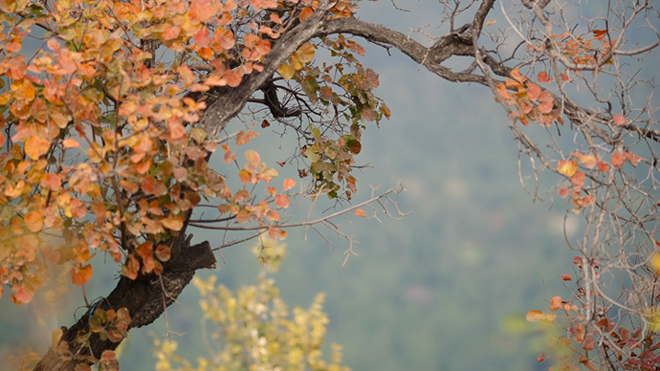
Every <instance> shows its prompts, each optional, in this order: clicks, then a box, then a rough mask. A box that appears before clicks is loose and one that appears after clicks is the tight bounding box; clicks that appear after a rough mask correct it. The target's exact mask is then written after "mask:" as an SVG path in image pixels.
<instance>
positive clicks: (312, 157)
mask: <svg viewBox="0 0 660 371" xmlns="http://www.w3.org/2000/svg"><path fill="white" fill-rule="evenodd" d="M317 130H318V129H317ZM316 151H318V147H317V146H316V144H315V145H313V146H311V147H309V148H307V151H305V155H306V156H307V158H308V159H309V161H311V162H317V161H319V160H320V159H321V156H319V155H318V154H317V153H316Z"/></svg>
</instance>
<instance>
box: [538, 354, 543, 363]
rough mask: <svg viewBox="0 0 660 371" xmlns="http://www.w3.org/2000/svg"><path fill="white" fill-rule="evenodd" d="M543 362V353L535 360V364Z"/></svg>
mask: <svg viewBox="0 0 660 371" xmlns="http://www.w3.org/2000/svg"><path fill="white" fill-rule="evenodd" d="M543 361H545V353H541V355H540V356H539V358H537V359H536V362H539V363H541V362H543Z"/></svg>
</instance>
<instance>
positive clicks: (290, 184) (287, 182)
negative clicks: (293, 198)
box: [282, 178, 296, 191]
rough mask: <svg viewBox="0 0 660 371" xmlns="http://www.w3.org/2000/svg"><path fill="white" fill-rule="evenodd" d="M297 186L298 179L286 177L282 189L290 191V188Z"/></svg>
mask: <svg viewBox="0 0 660 371" xmlns="http://www.w3.org/2000/svg"><path fill="white" fill-rule="evenodd" d="M295 186H296V181H295V180H293V179H288V178H287V179H284V184H282V189H283V190H285V191H288V190H289V189H291V188H293V187H295Z"/></svg>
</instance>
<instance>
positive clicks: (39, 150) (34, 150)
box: [25, 136, 50, 160]
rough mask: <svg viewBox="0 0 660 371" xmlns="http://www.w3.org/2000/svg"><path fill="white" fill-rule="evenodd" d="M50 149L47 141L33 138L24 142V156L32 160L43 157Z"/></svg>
mask: <svg viewBox="0 0 660 371" xmlns="http://www.w3.org/2000/svg"><path fill="white" fill-rule="evenodd" d="M49 149H50V141H49V140H48V139H45V138H42V137H37V136H33V137H31V138H30V139H28V140H27V142H25V154H26V155H28V156H30V158H31V159H33V160H38V159H39V156H41V155H44V154H46V153H47V152H48V150H49Z"/></svg>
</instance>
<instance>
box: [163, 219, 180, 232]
mask: <svg viewBox="0 0 660 371" xmlns="http://www.w3.org/2000/svg"><path fill="white" fill-rule="evenodd" d="M160 223H161V224H162V225H163V227H165V228H167V229H169V230H170V231H180V230H181V228H183V218H181V217H169V218H164V219H162V220H161V221H160Z"/></svg>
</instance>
